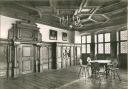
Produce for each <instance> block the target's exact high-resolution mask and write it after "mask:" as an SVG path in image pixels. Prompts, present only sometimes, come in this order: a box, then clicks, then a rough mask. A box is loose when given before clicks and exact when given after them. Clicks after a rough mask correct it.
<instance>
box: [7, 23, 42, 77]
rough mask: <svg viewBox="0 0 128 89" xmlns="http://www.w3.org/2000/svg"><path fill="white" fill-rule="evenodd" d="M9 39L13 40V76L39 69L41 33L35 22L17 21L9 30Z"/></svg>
mask: <svg viewBox="0 0 128 89" xmlns="http://www.w3.org/2000/svg"><path fill="white" fill-rule="evenodd" d="M8 37H9V39H10V40H11V41H12V48H11V51H12V52H11V62H12V72H11V76H12V77H16V76H18V75H20V74H26V73H32V72H38V71H39V66H38V65H39V63H40V57H39V54H40V45H39V44H40V43H41V41H42V39H41V38H42V37H41V33H40V32H39V29H38V28H37V26H36V25H35V24H32V23H28V22H16V24H13V27H12V29H10V30H9V35H8Z"/></svg>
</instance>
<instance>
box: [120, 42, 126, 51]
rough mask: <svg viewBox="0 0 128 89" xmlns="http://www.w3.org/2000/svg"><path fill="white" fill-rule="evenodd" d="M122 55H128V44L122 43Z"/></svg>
mask: <svg viewBox="0 0 128 89" xmlns="http://www.w3.org/2000/svg"><path fill="white" fill-rule="evenodd" d="M120 45H121V53H127V42H121V44H120Z"/></svg>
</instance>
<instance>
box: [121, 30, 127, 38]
mask: <svg viewBox="0 0 128 89" xmlns="http://www.w3.org/2000/svg"><path fill="white" fill-rule="evenodd" d="M120 40H127V30H125V31H120Z"/></svg>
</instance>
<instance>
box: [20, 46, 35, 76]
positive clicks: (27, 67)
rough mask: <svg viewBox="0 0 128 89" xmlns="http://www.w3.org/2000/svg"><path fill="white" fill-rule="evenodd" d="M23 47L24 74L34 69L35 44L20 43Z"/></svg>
mask: <svg viewBox="0 0 128 89" xmlns="http://www.w3.org/2000/svg"><path fill="white" fill-rule="evenodd" d="M20 48H21V54H22V56H21V60H20V71H21V73H22V74H26V73H32V72H33V71H34V54H35V53H34V52H35V51H34V46H33V45H28V44H22V45H20Z"/></svg>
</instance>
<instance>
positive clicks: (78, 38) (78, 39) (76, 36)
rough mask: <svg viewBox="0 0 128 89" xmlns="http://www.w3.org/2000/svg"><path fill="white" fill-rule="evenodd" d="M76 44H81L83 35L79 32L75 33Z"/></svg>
mask: <svg viewBox="0 0 128 89" xmlns="http://www.w3.org/2000/svg"><path fill="white" fill-rule="evenodd" d="M74 43H81V35H80V32H78V31H75V35H74Z"/></svg>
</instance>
